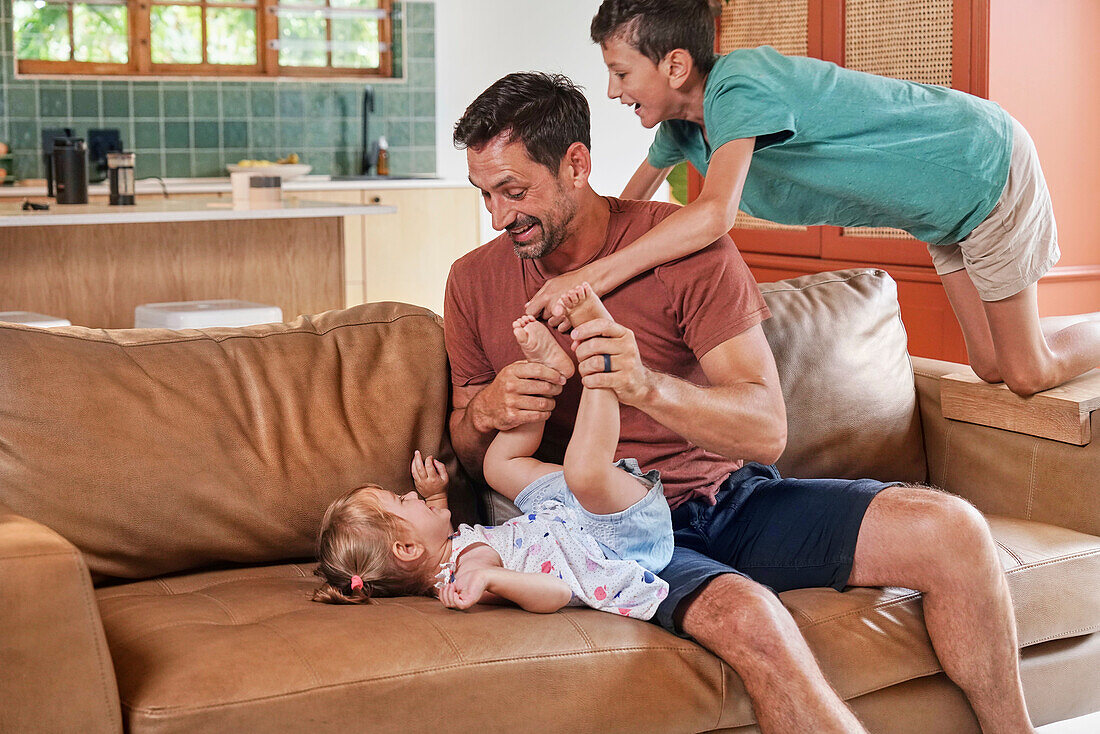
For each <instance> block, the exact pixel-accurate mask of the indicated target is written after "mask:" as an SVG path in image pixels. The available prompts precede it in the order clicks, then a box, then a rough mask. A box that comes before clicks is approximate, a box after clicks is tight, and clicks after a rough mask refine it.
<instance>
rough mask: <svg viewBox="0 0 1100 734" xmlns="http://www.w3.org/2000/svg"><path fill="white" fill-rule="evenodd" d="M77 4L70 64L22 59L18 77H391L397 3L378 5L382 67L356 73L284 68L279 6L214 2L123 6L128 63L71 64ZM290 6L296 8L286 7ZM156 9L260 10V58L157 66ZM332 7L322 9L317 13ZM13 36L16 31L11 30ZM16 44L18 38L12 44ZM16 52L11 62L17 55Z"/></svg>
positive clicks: (129, 0) (263, 0)
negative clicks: (253, 61) (154, 51)
mask: <svg viewBox="0 0 1100 734" xmlns="http://www.w3.org/2000/svg"><path fill="white" fill-rule="evenodd" d="M78 2H79V0H68V2H67V4H68V5H69V31H70V48H71V50H70V59H69V60H67V61H44V60H40V59H20V58H18V56H16V57H15V59H14V60H15V67H16V73H17V74H19V75H20V76H30V75H34V76H99V77H108V78H109V77H152V78H165V77H168V78H172V77H186V78H189V79H194V78H218V79H221V78H266V79H278V78H294V79H309V78H314V79H329V80H332V79H339V78H357V79H358V78H382V79H388V78H391V77H392V76H393V67H394V64H393V37H394V33H393V20H394V14H393V2H394V0H378V9H379V10H382V11H384V12H385V13H386V15H385V17H384V18H380V19H379V20H378V42H379V45H380V46H381V48H380V49H379V52H378V67H376V68H353V67H334V66H329V65H326V66H280V65H279V50H278V49H277V48H272V47H270V45H269V43H268V42H269V41H278V40H279V16H278V15H276V13H275V12H274V11H275V8H277V7H278V5H279V2H278V0H256V4H255V6H246V5H245V4H244V3H243V2H234V0H228V1H227V2H210V0H180V2H177V3H172V2H165V1H164V0H161V1H160V2H154V1H153V0H125V3H124V4H125V5H126V7H127V28H128V38H129V44H128V47H129V62H128V63H125V64H115V63H109V62H102V61H76V60H74V59H72V58H71V57H72V55H73V54H74V53H75V49H76V44H75V42H74V40H73V39H72V37H71V35H72V8H73V4H74V3H78ZM288 4H292V3H288ZM153 5H189V6H197V7H213V8H223V7H224V8H245V7H255V9H256V56H257V59H256V61H257V63H256V64H254V65H237V64H210V63H205V62H204V63H198V64H155V63H153V61H152V48H151V47H152V43H151V41H152V27H151V25H150V22H151V21H150V16H151V14H152V6H153ZM324 7H330V6H329V5H328V4H326V5H325V6H318V8H319V9H320V8H324ZM202 28H203V56H204V57H205V55H206V49H205V45H206V44H205V37H206V32H205V29H206V15H205V13H203V14H202ZM12 30H13V34H14V31H15V29H14V27H13V29H12ZM331 33H332V28H331V25H330V24H327V23H326V37H327V39H328V40H331ZM13 40H14V38H13ZM15 53H16V52H15V50H14V46H13V56H14V55H15ZM326 53H327V55H328V56H327V57H328V61H329V63H330V64H331V59H332V56H331V53H332V52H331V50H329V51H327V52H326Z"/></svg>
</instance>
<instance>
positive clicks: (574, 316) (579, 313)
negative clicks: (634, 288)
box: [554, 283, 615, 326]
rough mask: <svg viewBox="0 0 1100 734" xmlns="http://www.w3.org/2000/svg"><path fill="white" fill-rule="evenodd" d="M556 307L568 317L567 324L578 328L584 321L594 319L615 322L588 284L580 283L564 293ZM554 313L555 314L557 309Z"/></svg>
mask: <svg viewBox="0 0 1100 734" xmlns="http://www.w3.org/2000/svg"><path fill="white" fill-rule="evenodd" d="M558 306H560V307H561V308H562V311H563V315H565V316H568V317H569V323H571V324H572V325H573V326H580V325H581V324H583V323H585V322H586V321H594V320H596V319H607V320H608V321H614V320H615V319H614V318H612V316H611V313H610V312H609V311H608V310H607V307H606V306H604V305H603V301H601V300H600V297H599V296H597V295H596V291H594V290H592V286H590V285H589V284H588V283H581V284H580V285H578V286H576V287H574V288H570V289H569V290H568V291H566V292H565V293H564V294H563V295H562V297H561V298H559V299H558ZM554 311H555V312H556V311H557V308H555V309H554Z"/></svg>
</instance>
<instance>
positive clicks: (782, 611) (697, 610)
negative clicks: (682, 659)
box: [679, 574, 801, 668]
mask: <svg viewBox="0 0 1100 734" xmlns="http://www.w3.org/2000/svg"><path fill="white" fill-rule="evenodd" d="M679 611H680V614H681V615H682V618H681V619H682V621H681V627H682V629H683V630H684V632H686V633H687V634H689V635H691V636H692V637H693V638H695V640H696V641H698V642H699V643H700V644H702V645H703V646H704V647H706V648H708V649H710V650H711V651H713V652H715V653H717V654H719V655H720V656H721V657H722V658H724V659H725V660H726V662H728V663H730V664H731V665H734V667H735V668H736V667H739V665H740V664H742V663H750V664H751V663H753V662H763V661H766V660H771V659H774V658H775V657H776V656H777V653H778V652H779V651H780V650H781V649H782V648H784V647H786V646H788V645H789V644H791V642H793V641H794V640H795V639H797V637H798V636H799V635H800V634H801V633H800V632H799V631H798V627H797V625H796V624H795V622H794V619H793V618H792V617H791V615H790V612H788V611H787V609H786V608H785V607H784V606H783V604H782V603H781V602H780V601H779V598H778V597H777V596H776V595H775V594H774V593H772V591H771V590H769V589H768V588H766V587H764V586H762V585H761V584H758V583H756V582H755V581H752V580H750V579H747V578H745V577H743V576H738V575H737V574H724V575H721V576H716V577H714V578H713V579H712V580H711V581H710V582H708V584H707V585H706V586H705V587H703V589H701V590H700V591H698V592H696V593H695V594H694V595H693V596H692V597H689V598H688V600H686V601H685V602H684V603H683V604H681V609H680V610H679Z"/></svg>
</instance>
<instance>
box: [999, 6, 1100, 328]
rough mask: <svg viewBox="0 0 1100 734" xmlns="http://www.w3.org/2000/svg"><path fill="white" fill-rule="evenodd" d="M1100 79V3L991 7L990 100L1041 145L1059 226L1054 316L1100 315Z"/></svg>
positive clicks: (1049, 286) (1045, 307) (1047, 289)
mask: <svg viewBox="0 0 1100 734" xmlns="http://www.w3.org/2000/svg"><path fill="white" fill-rule="evenodd" d="M1098 77H1100V2H1098V0H1043V2H1035V0H991V2H990V18H989V97H990V99H993V100H994V101H996V102H998V103H999V104H1000V105H1001V106H1003V107H1004V108H1005V109H1006V110H1008V111H1009V113H1011V114H1012V115H1013V116H1014V117H1015V118H1016V119H1018V120H1019V121H1020V122H1021V123H1023V125H1024V127H1026V128H1027V129H1028V131H1029V132H1030V133H1031V136H1032V138H1033V139H1034V140H1035V145H1036V147H1037V148H1038V150H1039V158H1040V160H1041V161H1042V164H1043V171H1044V173H1045V174H1046V177H1047V183H1048V185H1049V186H1050V190H1051V197H1052V200H1053V202H1054V212H1055V216H1056V217H1057V220H1058V239H1059V244H1060V246H1061V248H1062V259H1061V261H1060V262H1059V263H1058V267H1057V268H1056V269H1055V271H1053V273H1052V275H1051V276H1050V277H1049V278H1048V279H1044V281H1042V283H1041V284H1040V297H1039V302H1040V307H1041V309H1042V311H1043V313H1044V314H1045V315H1049V314H1056V313H1073V312H1082V311H1098V310H1100V80H1098ZM1066 276H1073V277H1072V279H1067V277H1066ZM1048 280H1049V281H1050V282H1049V283H1048V282H1047V281H1048Z"/></svg>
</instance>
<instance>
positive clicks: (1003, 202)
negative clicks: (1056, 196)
mask: <svg viewBox="0 0 1100 734" xmlns="http://www.w3.org/2000/svg"><path fill="white" fill-rule="evenodd" d="M1012 131H1013V134H1012V159H1011V162H1010V163H1009V167H1008V181H1007V182H1005V188H1004V191H1002V192H1001V198H999V199H998V200H997V204H996V206H994V207H993V211H991V212H990V213H989V216H988V217H986V218H985V219H984V220H983V221H982V223H981V224H979V225H978V226H977V227H975V228H974V230H973V231H972V232H971V233H970V234H968V235H967V236H966V237H964V238H962V239H961V240H960V241H958V242H956V243H955V244H953V245H929V246H928V251H929V252H930V253H931V254H932V263H933V264H934V265H935V266H936V272H937V273H939V274H940V275H945V274H947V273H953V272H955V271H957V270H962V269H964V268H965V269H966V273H967V275H969V276H970V280H971V281H972V282H973V283H974V287H975V288H976V289H977V290H978V295H979V296H980V297H981V299H982V300H983V301H1000V300H1002V299H1004V298H1008V297H1009V296H1014V295H1016V294H1017V293H1019V292H1020V291H1022V290H1024V289H1025V288H1027V287H1028V286H1029V285H1031V284H1032V283H1035V282H1037V281H1038V280H1039V278H1041V277H1043V275H1044V274H1045V273H1046V272H1047V271H1048V270H1050V269H1051V268H1052V267H1054V263H1056V262H1058V258H1059V257H1060V255H1061V253H1060V252H1059V250H1058V228H1057V227H1056V226H1055V223H1054V209H1053V207H1051V204H1050V192H1049V191H1047V182H1046V179H1045V178H1044V177H1043V169H1042V168H1040V167H1039V154H1038V153H1036V151H1035V143H1033V142H1032V140H1031V136H1030V135H1028V134H1027V130H1025V129H1024V126H1023V125H1021V124H1020V123H1019V122H1017V121H1016V120H1013V121H1012Z"/></svg>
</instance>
